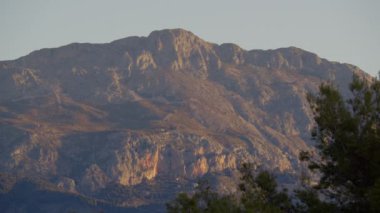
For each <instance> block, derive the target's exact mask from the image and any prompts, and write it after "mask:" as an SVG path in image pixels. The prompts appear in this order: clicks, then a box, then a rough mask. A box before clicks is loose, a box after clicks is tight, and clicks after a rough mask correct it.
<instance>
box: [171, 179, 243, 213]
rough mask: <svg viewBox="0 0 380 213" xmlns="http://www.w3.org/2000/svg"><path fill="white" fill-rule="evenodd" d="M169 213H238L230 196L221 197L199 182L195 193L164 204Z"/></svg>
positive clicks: (235, 204) (204, 183)
mask: <svg viewBox="0 0 380 213" xmlns="http://www.w3.org/2000/svg"><path fill="white" fill-rule="evenodd" d="M166 208H167V211H168V212H169V213H176V212H178V213H179V212H182V213H185V212H189V213H190V212H192V213H198V212H221V213H223V212H239V209H238V205H237V203H236V201H235V200H234V198H233V197H232V196H222V195H219V194H218V193H216V192H214V191H212V190H211V187H210V186H209V184H208V183H207V182H199V185H198V187H197V188H196V192H195V193H194V194H193V195H192V196H189V195H187V194H186V193H180V194H178V196H177V197H176V199H175V200H174V201H172V202H169V203H167V204H166Z"/></svg>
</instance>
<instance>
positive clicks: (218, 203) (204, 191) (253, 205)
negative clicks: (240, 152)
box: [167, 164, 292, 213]
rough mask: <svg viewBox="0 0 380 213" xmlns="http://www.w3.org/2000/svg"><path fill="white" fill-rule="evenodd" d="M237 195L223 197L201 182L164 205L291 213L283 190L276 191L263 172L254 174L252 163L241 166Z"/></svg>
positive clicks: (199, 209)
mask: <svg viewBox="0 0 380 213" xmlns="http://www.w3.org/2000/svg"><path fill="white" fill-rule="evenodd" d="M240 173H241V181H242V182H241V183H240V185H239V189H240V194H235V195H229V196H223V195H219V194H218V193H216V192H214V191H212V190H211V188H210V186H209V185H208V184H207V183H201V184H200V185H199V187H198V188H197V191H196V192H195V193H194V194H193V195H192V196H189V195H187V194H186V193H181V194H179V195H178V196H177V198H176V199H175V200H174V201H172V202H170V203H168V204H167V210H168V212H173V213H174V212H268V213H269V212H290V211H291V210H292V204H291V202H290V199H289V197H288V195H287V194H286V193H285V192H278V191H277V183H276V181H275V179H274V177H273V176H272V175H271V174H270V173H268V172H266V171H263V172H260V173H258V174H257V175H255V174H254V169H253V166H252V164H243V165H242V167H241V168H240Z"/></svg>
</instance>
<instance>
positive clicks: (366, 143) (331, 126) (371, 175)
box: [300, 76, 380, 212]
mask: <svg viewBox="0 0 380 213" xmlns="http://www.w3.org/2000/svg"><path fill="white" fill-rule="evenodd" d="M350 91H351V97H349V98H347V99H345V98H344V97H343V96H342V94H341V93H340V92H339V91H338V89H337V88H336V87H335V86H334V85H332V84H322V85H321V86H320V88H319V93H318V94H317V95H309V96H308V100H309V102H310V105H311V107H312V110H313V112H314V115H315V117H314V119H315V122H316V128H315V130H314V131H313V133H312V136H313V139H314V140H315V142H316V147H317V150H318V155H317V156H312V155H311V154H310V153H307V152H302V153H301V154H300V158H301V160H306V161H308V162H309V168H310V169H312V170H317V171H319V172H320V174H321V175H322V176H321V179H320V181H319V184H318V187H319V189H320V192H323V193H324V194H325V195H327V196H328V198H329V199H331V200H332V201H335V202H336V203H337V205H338V207H339V208H340V210H341V211H345V212H369V211H370V210H372V211H374V212H380V209H379V204H378V202H380V200H378V198H379V192H380V188H379V185H380V184H379V183H380V179H379V178H380V81H379V80H376V79H374V80H373V81H371V82H369V81H367V80H364V79H361V78H360V77H358V76H354V77H353V81H352V83H351V84H350Z"/></svg>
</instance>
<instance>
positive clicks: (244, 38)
mask: <svg viewBox="0 0 380 213" xmlns="http://www.w3.org/2000/svg"><path fill="white" fill-rule="evenodd" d="M168 28H183V29H186V30H189V31H191V32H193V33H194V34H196V35H198V36H199V37H201V38H203V39H204V40H206V41H210V42H213V43H217V44H221V43H236V44H237V45H239V46H241V47H242V48H244V49H247V50H250V49H276V48H280V47H289V46H295V47H299V48H302V49H305V50H307V51H311V52H314V53H316V54H318V55H319V56H320V57H322V58H326V59H328V60H332V61H338V62H342V63H350V64H354V65H357V66H359V67H360V68H361V69H363V70H364V71H366V72H368V73H370V74H372V75H374V76H375V75H377V72H378V71H379V70H380V1H379V0H318V1H312V0H262V1H259V0H191V1H189V0H187V1H185V0H151V1H148V0H136V1H132V0H103V1H101V0H64V1H61V0H0V60H10V59H16V58H18V57H21V56H24V55H26V54H28V53H30V52H31V51H33V50H38V49H42V48H50V47H59V46H62V45H66V44H69V43H73V42H89V43H106V42H110V41H113V40H116V39H120V38H124V37H128V36H147V35H149V33H150V32H151V31H154V30H160V29H168Z"/></svg>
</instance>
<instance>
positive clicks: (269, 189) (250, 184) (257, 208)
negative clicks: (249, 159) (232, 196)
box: [239, 163, 292, 212]
mask: <svg viewBox="0 0 380 213" xmlns="http://www.w3.org/2000/svg"><path fill="white" fill-rule="evenodd" d="M253 172H254V169H253V165H252V164H246V163H245V164H243V165H242V167H241V168H240V173H241V175H242V176H241V180H242V183H241V184H240V185H239V189H240V191H241V192H242V194H241V205H242V209H243V210H244V212H287V211H290V210H291V209H292V205H291V202H290V199H289V197H288V195H287V194H286V193H285V192H278V191H277V183H276V180H275V178H274V177H273V176H272V175H271V174H270V173H269V172H267V171H263V172H260V173H258V174H257V175H256V176H255V175H254V174H253Z"/></svg>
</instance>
